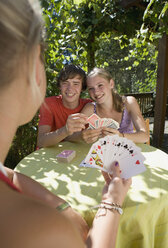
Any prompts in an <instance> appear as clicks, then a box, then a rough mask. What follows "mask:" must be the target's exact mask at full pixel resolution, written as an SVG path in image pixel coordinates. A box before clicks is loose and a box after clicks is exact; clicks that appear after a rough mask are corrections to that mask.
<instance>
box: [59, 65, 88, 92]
mask: <svg viewBox="0 0 168 248" xmlns="http://www.w3.org/2000/svg"><path fill="white" fill-rule="evenodd" d="M77 75H79V76H80V77H81V79H82V90H86V73H85V71H84V70H83V69H82V68H80V67H79V66H78V65H73V64H71V65H66V66H65V67H64V68H63V69H62V70H61V71H60V73H59V75H58V78H57V84H58V87H60V83H61V82H63V81H66V80H67V79H69V78H70V79H71V78H74V77H75V76H77Z"/></svg>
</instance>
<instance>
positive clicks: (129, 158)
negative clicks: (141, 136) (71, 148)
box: [79, 135, 146, 179]
mask: <svg viewBox="0 0 168 248" xmlns="http://www.w3.org/2000/svg"><path fill="white" fill-rule="evenodd" d="M144 160H145V157H144V156H143V155H142V153H141V149H140V148H139V147H137V146H136V145H135V144H134V142H132V141H131V140H128V139H126V138H123V137H119V136H118V135H113V136H110V135H108V136H105V137H104V138H101V139H99V140H98V141H97V142H95V143H94V144H93V145H92V146H91V148H90V150H89V152H88V154H87V156H86V158H85V159H84V160H83V161H82V162H81V164H80V165H79V166H80V167H91V168H97V169H101V170H103V171H105V172H108V173H110V172H111V171H110V166H111V164H112V163H113V162H114V161H118V162H119V165H120V172H121V174H120V176H121V178H125V179H127V178H130V177H132V176H135V175H137V174H140V173H142V172H144V171H145V170H146V167H145V166H144V164H143V162H144Z"/></svg>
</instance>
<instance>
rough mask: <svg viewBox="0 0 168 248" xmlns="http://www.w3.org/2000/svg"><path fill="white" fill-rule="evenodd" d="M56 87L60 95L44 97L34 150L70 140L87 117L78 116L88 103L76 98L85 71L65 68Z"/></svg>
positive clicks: (84, 123) (83, 82) (79, 91)
mask: <svg viewBox="0 0 168 248" xmlns="http://www.w3.org/2000/svg"><path fill="white" fill-rule="evenodd" d="M58 87H59V88H60V92H61V95H59V96H51V97H48V98H46V99H45V102H44V103H43V105H42V106H41V108H40V121H39V128H38V139H37V146H38V147H47V146H53V145H55V144H56V143H58V142H60V141H62V140H64V139H66V138H67V137H68V136H71V135H72V137H73V134H74V133H76V132H80V131H81V130H82V129H84V128H85V125H86V124H87V117H86V116H85V115H84V114H82V113H79V112H80V111H81V110H82V108H83V107H84V106H85V104H86V103H88V102H90V101H91V100H90V99H81V98H80V94H81V91H82V90H85V89H86V74H85V72H84V71H83V70H82V69H81V68H80V67H79V66H76V65H67V66H65V67H64V68H63V69H62V70H61V72H60V74H59V77H58ZM68 140H71V137H68Z"/></svg>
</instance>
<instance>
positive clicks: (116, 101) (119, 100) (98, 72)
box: [88, 67, 124, 112]
mask: <svg viewBox="0 0 168 248" xmlns="http://www.w3.org/2000/svg"><path fill="white" fill-rule="evenodd" d="M95 76H99V77H102V78H104V79H106V80H107V81H108V82H110V80H111V79H112V76H111V74H110V72H108V71H106V70H105V69H103V68H97V67H95V68H94V69H93V70H92V71H91V72H90V73H89V74H88V77H95ZM111 92H112V97H113V107H114V109H115V110H116V111H117V112H122V111H123V108H124V98H123V97H122V96H120V95H119V94H118V93H117V91H116V90H115V89H114V88H113V89H112V91H111Z"/></svg>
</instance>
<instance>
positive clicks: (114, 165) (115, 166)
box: [110, 161, 120, 178]
mask: <svg viewBox="0 0 168 248" xmlns="http://www.w3.org/2000/svg"><path fill="white" fill-rule="evenodd" d="M110 170H111V171H112V173H113V178H115V177H120V166H119V163H118V161H114V162H113V163H112V165H111V166H110Z"/></svg>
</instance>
